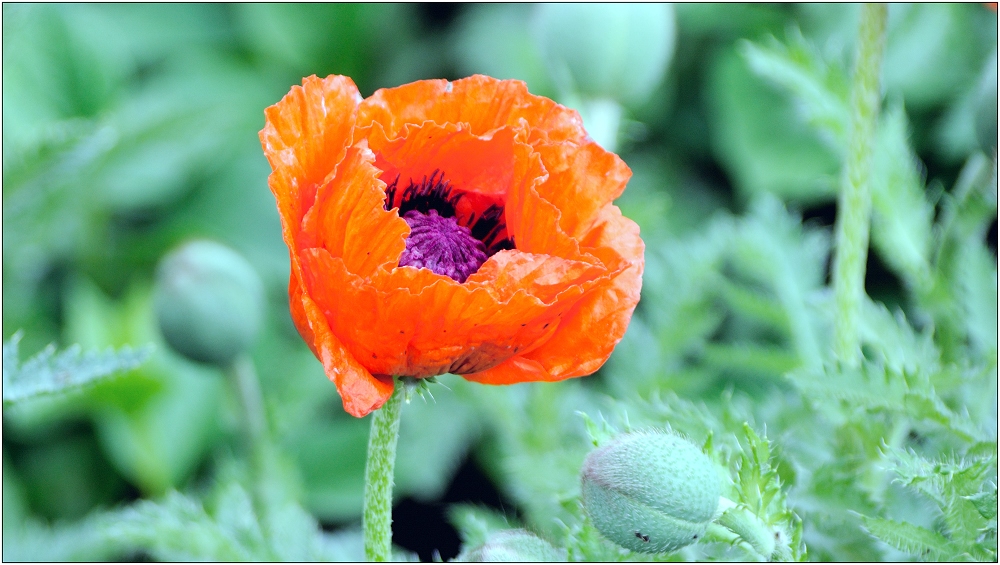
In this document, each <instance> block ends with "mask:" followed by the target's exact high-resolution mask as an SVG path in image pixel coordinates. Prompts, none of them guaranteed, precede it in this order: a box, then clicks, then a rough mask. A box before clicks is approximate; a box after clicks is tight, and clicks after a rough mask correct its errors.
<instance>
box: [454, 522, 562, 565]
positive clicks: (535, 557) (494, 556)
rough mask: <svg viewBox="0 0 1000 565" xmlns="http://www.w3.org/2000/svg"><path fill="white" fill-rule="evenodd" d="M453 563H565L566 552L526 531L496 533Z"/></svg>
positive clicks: (463, 553)
mask: <svg viewBox="0 0 1000 565" xmlns="http://www.w3.org/2000/svg"><path fill="white" fill-rule="evenodd" d="M455 561H464V562H478V563H497V562H507V561H527V562H536V563H537V562H544V563H549V562H556V561H566V551H565V550H560V549H556V548H555V547H553V546H552V544H550V543H549V542H547V541H545V540H543V539H542V538H540V537H538V536H536V535H535V534H533V533H531V532H529V531H527V530H520V529H518V530H504V531H501V532H496V533H494V534H493V535H491V536H490V537H489V539H487V540H486V543H484V544H483V545H481V546H479V547H477V548H475V549H473V550H472V551H469V552H462V554H461V555H459V556H458V557H456V558H455Z"/></svg>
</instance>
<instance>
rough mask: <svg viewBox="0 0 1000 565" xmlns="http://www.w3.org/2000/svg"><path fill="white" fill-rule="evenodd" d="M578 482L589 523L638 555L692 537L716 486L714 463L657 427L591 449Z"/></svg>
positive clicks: (700, 528)
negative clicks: (656, 429)
mask: <svg viewBox="0 0 1000 565" xmlns="http://www.w3.org/2000/svg"><path fill="white" fill-rule="evenodd" d="M582 483H583V484H582V488H583V503H584V506H585V507H586V509H587V514H589V516H590V519H591V521H592V522H593V523H594V526H596V527H597V529H598V530H599V531H600V532H601V533H602V534H604V536H605V537H607V538H608V539H610V540H611V541H613V542H615V543H617V544H618V545H620V546H622V547H624V548H626V549H630V550H632V551H637V552H641V553H664V552H668V551H674V550H676V549H679V548H681V547H684V546H686V545H688V544H691V543H693V542H695V541H697V540H698V538H700V537H701V536H702V535H704V533H705V529H706V528H707V527H708V524H709V522H710V521H711V520H712V516H713V514H714V513H715V510H716V508H717V507H718V504H719V496H720V494H721V488H722V486H721V482H720V480H719V475H718V473H717V471H716V469H715V466H714V465H713V463H712V462H711V460H709V458H708V457H707V456H706V455H705V454H704V453H702V452H701V450H700V449H698V448H697V447H696V446H694V445H693V444H692V443H691V442H689V441H688V440H686V439H684V438H682V437H680V436H678V435H676V434H672V433H666V432H661V431H651V432H633V433H628V434H623V435H620V436H618V437H616V438H615V439H614V440H612V441H611V443H609V444H608V445H605V446H604V447H601V448H600V449H597V450H595V451H593V452H591V453H590V455H588V456H587V459H586V460H585V461H584V464H583V471H582Z"/></svg>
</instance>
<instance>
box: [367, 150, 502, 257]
mask: <svg viewBox="0 0 1000 565" xmlns="http://www.w3.org/2000/svg"><path fill="white" fill-rule="evenodd" d="M399 178H400V177H399V175H396V178H395V179H394V180H393V181H392V182H390V183H389V184H388V185H387V186H386V187H385V203H384V204H383V207H384V208H385V209H386V210H392V209H393V208H394V207H396V208H398V212H399V215H400V217H402V216H405V215H406V213H407V212H410V211H414V210H415V211H417V212H420V213H421V214H425V215H426V214H429V213H430V212H431V210H434V211H436V212H437V213H438V215H440V216H441V217H443V218H453V217H455V211H456V205H457V204H458V201H459V200H460V199H461V198H462V194H461V193H457V194H452V186H451V183H450V182H448V181H446V180H445V179H444V173H443V172H441V170H440V169H435V170H434V172H432V173H431V175H430V177H427V176H424V178H423V180H421V181H420V182H416V183H415V182H413V179H412V178H411V179H410V184H409V185H408V186H407V187H406V188H405V189H403V190H402V192H401V193H400V189H399ZM397 195H398V196H399V202H397V201H396V197H397ZM465 225H467V226H469V231H470V233H471V235H472V237H474V238H476V239H478V240H479V241H481V242H483V245H484V247H485V248H486V251H487V253H488V254H489V255H493V254H495V253H497V252H499V251H502V250H504V249H514V248H515V247H514V238H512V237H510V236H507V234H506V232H507V223H506V222H505V221H504V208H503V206H500V205H497V204H492V205H490V207H489V208H487V209H486V210H484V211H483V213H482V215H480V216H479V217H478V218H477V217H476V215H475V214H473V215H472V217H470V218H469V220H468V222H466V223H465Z"/></svg>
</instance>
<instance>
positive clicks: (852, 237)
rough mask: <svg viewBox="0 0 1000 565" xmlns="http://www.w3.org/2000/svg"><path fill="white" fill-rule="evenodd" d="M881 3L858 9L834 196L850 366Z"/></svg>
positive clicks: (861, 284) (843, 338) (837, 332)
mask: <svg viewBox="0 0 1000 565" xmlns="http://www.w3.org/2000/svg"><path fill="white" fill-rule="evenodd" d="M886 12H887V9H886V6H885V4H865V5H864V6H863V7H862V9H861V24H860V29H859V30H858V44H857V59H856V61H855V66H854V77H853V84H852V87H851V132H850V143H849V145H848V147H849V149H848V154H847V163H846V165H845V167H844V175H843V186H842V188H841V191H840V195H839V198H838V199H837V226H836V251H835V255H834V259H833V292H834V297H835V299H836V304H837V318H836V322H835V328H834V352H835V353H836V355H837V357H838V358H839V359H840V360H841V361H842V362H844V363H846V364H847V365H848V366H857V365H858V364H860V361H861V348H860V343H859V338H858V318H859V316H860V312H861V307H862V301H863V299H864V295H865V294H864V293H865V264H866V262H867V260H868V230H869V227H870V226H869V224H870V223H871V211H872V199H871V192H870V190H871V188H870V183H871V169H872V152H873V148H874V147H873V146H874V140H875V124H876V122H877V121H878V111H879V105H880V101H881V91H880V89H879V74H880V72H881V69H882V54H883V52H884V47H885V24H886Z"/></svg>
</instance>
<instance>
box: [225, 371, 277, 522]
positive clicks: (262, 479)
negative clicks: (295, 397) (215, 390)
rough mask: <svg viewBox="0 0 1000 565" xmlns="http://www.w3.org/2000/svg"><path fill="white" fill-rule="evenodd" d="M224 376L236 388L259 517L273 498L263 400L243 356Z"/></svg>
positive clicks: (257, 383) (257, 381)
mask: <svg viewBox="0 0 1000 565" xmlns="http://www.w3.org/2000/svg"><path fill="white" fill-rule="evenodd" d="M226 372H227V373H228V374H229V378H230V380H231V381H232V383H233V386H234V387H235V388H236V393H237V396H238V397H239V403H240V408H241V411H242V413H243V414H242V416H243V433H244V435H245V437H244V441H245V443H246V449H247V452H248V453H249V458H250V468H251V473H252V477H253V490H252V492H253V501H254V508H255V510H257V512H258V513H259V515H261V516H263V513H264V512H265V511H266V508H267V507H268V506H269V503H270V502H271V501H272V500H273V498H274V493H273V492H271V491H272V490H273V488H272V484H271V483H272V482H273V481H269V480H268V479H269V477H270V476H271V475H272V474H273V471H274V468H273V467H272V463H273V460H272V453H271V444H270V440H269V437H268V429H267V416H266V414H265V413H264V399H263V396H262V395H261V391H260V381H259V379H258V378H257V369H256V368H255V367H254V364H253V359H251V358H250V356H249V355H247V354H245V353H244V354H240V355H239V356H238V357H236V359H234V360H233V362H232V364H231V365H230V366H229V367H228V368H227V370H226Z"/></svg>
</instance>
